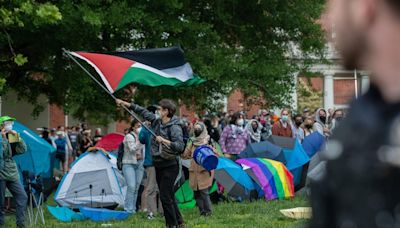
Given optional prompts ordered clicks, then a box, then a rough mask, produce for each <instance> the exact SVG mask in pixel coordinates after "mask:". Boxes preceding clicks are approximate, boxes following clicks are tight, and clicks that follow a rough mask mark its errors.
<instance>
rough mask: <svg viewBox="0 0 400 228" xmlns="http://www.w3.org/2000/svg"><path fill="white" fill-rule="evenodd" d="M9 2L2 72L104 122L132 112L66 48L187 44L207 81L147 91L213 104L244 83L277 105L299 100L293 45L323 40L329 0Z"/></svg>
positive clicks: (143, 98) (2, 14) (4, 9)
mask: <svg viewBox="0 0 400 228" xmlns="http://www.w3.org/2000/svg"><path fill="white" fill-rule="evenodd" d="M9 2H10V3H9V4H2V6H0V28H1V29H2V30H0V75H7V76H6V77H4V79H6V80H7V86H8V87H10V88H14V89H16V90H17V92H18V93H19V95H20V97H23V98H24V99H25V98H26V99H27V100H28V101H30V102H32V103H34V104H35V100H36V98H37V96H38V95H39V94H40V93H42V94H45V95H46V96H48V97H49V100H50V102H52V103H56V104H59V105H61V106H63V107H65V108H66V109H68V112H69V113H71V114H72V115H74V116H75V117H78V118H80V119H86V118H89V116H90V114H89V113H91V112H93V111H95V112H97V113H98V116H99V118H100V119H101V120H99V121H100V122H106V121H108V120H109V119H110V118H113V119H116V118H123V116H121V115H120V114H119V113H118V112H115V105H114V103H113V102H112V100H111V99H110V98H109V97H108V95H107V94H105V93H104V92H102V91H101V90H100V89H99V87H98V86H97V85H96V84H94V83H93V82H92V81H90V79H89V78H88V77H87V76H86V75H85V73H84V72H83V71H82V70H81V69H79V68H78V67H77V66H76V65H75V64H74V63H73V62H71V61H70V60H68V59H67V58H66V56H65V55H63V53H62V51H61V48H63V47H64V48H66V49H69V50H84V51H92V52H108V51H115V50H127V49H142V48H157V47H165V46H171V45H181V46H182V48H183V49H184V50H185V55H186V57H187V60H188V61H189V62H190V63H191V65H192V67H193V69H194V72H195V73H197V74H198V75H201V76H202V77H204V78H206V79H207V80H208V81H207V83H205V84H204V85H201V86H198V87H195V88H179V89H176V88H172V89H171V88H140V94H139V95H138V97H137V100H138V101H139V102H141V103H143V104H145V103H155V102H156V101H157V100H158V99H159V98H161V97H170V98H173V99H175V100H177V101H178V100H179V101H180V102H182V103H185V104H187V105H189V106H195V107H196V108H197V109H201V110H204V109H209V110H211V111H215V110H217V109H218V108H219V107H220V102H219V100H221V98H222V97H223V96H225V95H228V94H229V93H230V92H231V91H232V90H234V89H236V88H238V89H240V90H242V91H243V92H244V93H245V95H246V96H262V97H264V98H265V99H266V101H267V103H268V104H269V105H270V106H286V105H288V104H290V102H291V101H290V99H291V97H290V93H291V92H292V91H293V85H294V81H293V77H292V75H293V73H294V72H297V71H299V69H298V67H297V64H296V63H295V62H292V61H291V60H290V53H291V51H292V49H293V46H297V47H298V48H299V49H300V50H302V53H303V56H302V58H304V59H307V58H308V56H309V55H311V54H313V55H319V54H320V52H321V50H322V49H323V42H322V35H321V30H320V27H319V25H318V24H316V23H315V21H316V20H317V19H318V17H319V15H320V12H321V9H322V7H323V3H324V1H322V0H280V1H277V0H265V1H244V0H233V1H232V0H230V1H226V0H225V1H224V0H222V1H211V0H196V1H193V0H184V1H178V0H165V1H155V0H138V1H124V0H107V1H97V0H87V1H51V2H50V1H48V2H43V1H41V2H40V3H38V2H36V1H34V0H18V1H17V0H12V1H9ZM85 66H86V67H88V69H90V70H91V72H93V73H94V74H96V73H95V72H94V70H92V69H91V67H90V66H88V65H85ZM37 73H40V75H41V76H40V77H37V76H35V75H36V74H37ZM34 90H35V91H34Z"/></svg>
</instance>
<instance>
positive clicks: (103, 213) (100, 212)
mask: <svg viewBox="0 0 400 228" xmlns="http://www.w3.org/2000/svg"><path fill="white" fill-rule="evenodd" d="M79 210H80V211H81V213H82V214H83V216H85V218H88V219H90V220H92V221H94V222H104V221H110V220H124V219H127V218H128V217H129V213H128V212H126V211H114V210H109V209H105V208H90V207H81V208H79Z"/></svg>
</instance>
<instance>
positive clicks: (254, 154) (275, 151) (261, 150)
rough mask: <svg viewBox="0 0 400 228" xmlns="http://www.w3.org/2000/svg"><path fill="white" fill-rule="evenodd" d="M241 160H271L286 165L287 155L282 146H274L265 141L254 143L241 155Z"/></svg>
mask: <svg viewBox="0 0 400 228" xmlns="http://www.w3.org/2000/svg"><path fill="white" fill-rule="evenodd" d="M239 157H240V158H269V159H273V160H276V161H280V162H283V163H285V162H286V159H285V155H284V154H283V150H282V148H281V147H280V146H277V145H274V144H272V143H271V142H269V141H263V142H259V143H252V144H250V145H248V146H247V147H246V149H244V150H243V151H242V152H241V153H240V155H239Z"/></svg>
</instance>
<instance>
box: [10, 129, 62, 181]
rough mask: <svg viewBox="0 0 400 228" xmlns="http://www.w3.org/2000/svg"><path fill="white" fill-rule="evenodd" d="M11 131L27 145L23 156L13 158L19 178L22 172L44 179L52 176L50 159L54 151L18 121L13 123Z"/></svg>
mask: <svg viewBox="0 0 400 228" xmlns="http://www.w3.org/2000/svg"><path fill="white" fill-rule="evenodd" d="M13 129H14V130H15V131H16V132H18V133H19V134H20V136H21V138H22V139H23V140H24V141H25V143H26V145H27V151H26V152H25V153H24V154H21V155H17V156H14V160H15V161H16V162H17V166H18V170H19V172H20V177H22V171H29V172H30V173H34V174H35V176H38V175H41V176H42V177H44V178H49V177H51V176H52V175H53V172H52V171H53V167H52V164H53V163H52V157H53V155H54V151H55V150H56V149H55V148H54V147H53V146H51V145H50V144H49V143H48V142H46V141H45V140H44V139H42V138H41V137H39V136H38V135H37V134H36V133H34V132H33V131H31V130H30V129H29V128H27V127H25V126H24V125H22V124H21V123H19V122H18V121H15V122H14V126H13Z"/></svg>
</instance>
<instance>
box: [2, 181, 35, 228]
mask: <svg viewBox="0 0 400 228" xmlns="http://www.w3.org/2000/svg"><path fill="white" fill-rule="evenodd" d="M6 187H7V188H8V190H10V192H11V194H12V196H13V197H14V199H15V206H16V209H17V213H16V217H17V225H20V226H21V225H24V220H25V214H24V213H25V209H26V204H27V203H28V196H27V195H26V192H25V190H24V187H23V186H22V185H21V183H20V182H19V181H5V180H0V226H4V198H5V195H6Z"/></svg>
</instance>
